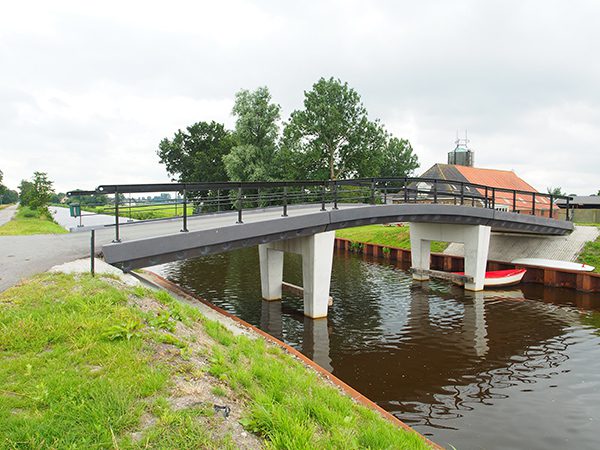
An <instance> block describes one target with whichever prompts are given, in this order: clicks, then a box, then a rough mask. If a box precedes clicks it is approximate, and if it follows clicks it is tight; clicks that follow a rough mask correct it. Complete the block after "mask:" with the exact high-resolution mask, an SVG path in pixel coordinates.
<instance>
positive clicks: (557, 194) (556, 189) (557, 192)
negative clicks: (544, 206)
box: [546, 186, 566, 197]
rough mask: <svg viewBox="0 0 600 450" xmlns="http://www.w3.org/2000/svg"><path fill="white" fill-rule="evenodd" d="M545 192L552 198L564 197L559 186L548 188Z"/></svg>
mask: <svg viewBox="0 0 600 450" xmlns="http://www.w3.org/2000/svg"><path fill="white" fill-rule="evenodd" d="M546 190H547V191H548V194H550V195H552V196H554V197H560V196H564V195H566V194H565V193H564V192H563V190H562V188H561V187H559V186H557V187H549V188H546Z"/></svg>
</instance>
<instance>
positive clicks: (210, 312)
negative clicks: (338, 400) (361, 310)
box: [130, 269, 443, 449]
mask: <svg viewBox="0 0 600 450" xmlns="http://www.w3.org/2000/svg"><path fill="white" fill-rule="evenodd" d="M130 273H131V275H133V276H134V277H136V278H137V279H139V280H140V281H142V282H143V283H145V284H148V285H150V286H152V287H154V288H158V289H164V290H166V291H168V292H169V293H170V294H171V295H173V296H175V297H176V298H178V299H179V300H180V301H183V302H185V303H187V304H189V305H192V306H194V307H196V308H198V307H200V310H201V312H202V313H203V314H205V315H206V316H207V317H208V318H209V319H212V320H217V321H219V322H220V323H221V324H222V325H224V326H225V327H226V328H227V329H229V330H230V331H232V332H233V333H234V334H241V333H246V334H250V335H254V336H256V337H262V338H263V339H265V340H267V341H268V342H270V343H272V344H274V345H277V346H279V347H281V348H282V349H283V350H284V351H286V352H287V353H288V354H290V355H291V356H293V357H295V358H296V359H298V360H299V361H301V362H302V363H303V364H304V365H305V366H306V367H307V368H309V369H312V370H314V371H315V372H317V374H319V375H320V376H321V377H322V378H324V379H325V380H327V381H328V382H330V383H332V384H333V385H335V386H336V387H337V388H338V389H340V390H341V391H342V392H344V393H345V394H346V395H348V396H350V397H351V398H352V399H354V400H355V401H356V402H358V403H360V404H362V405H364V406H366V407H367V408H369V409H371V410H374V411H376V412H377V413H379V414H380V415H381V416H382V417H383V418H385V419H386V420H388V421H390V422H392V423H393V424H394V425H396V426H398V427H400V428H402V429H404V430H406V431H410V432H413V433H416V434H417V435H418V436H420V437H421V438H422V439H423V440H424V441H425V442H426V443H427V444H428V445H430V446H431V447H432V448H433V449H443V447H441V446H440V445H439V444H436V443H435V442H433V441H431V440H430V439H428V438H427V437H425V436H423V435H422V434H421V433H419V432H418V431H416V430H415V429H413V428H412V427H410V426H409V425H407V424H405V423H404V422H402V421H401V420H400V419H398V418H397V417H396V416H394V415H393V414H391V413H389V412H388V411H386V410H385V409H383V408H382V407H380V406H379V405H377V404H376V403H375V402H373V401H372V400H370V399H369V398H367V397H365V396H364V395H362V394H361V393H360V392H358V391H357V390H356V389H354V388H352V387H351V386H349V385H348V384H346V383H344V382H343V381H342V380H340V379H339V378H337V377H336V376H334V375H332V374H331V373H329V372H328V371H326V370H325V369H323V368H322V367H321V366H319V365H318V364H317V363H315V362H314V361H312V360H311V359H309V358H308V357H306V356H305V355H303V354H302V353H300V352H299V351H298V350H296V349H294V348H293V347H291V346H289V345H288V344H286V343H285V342H283V341H281V340H279V339H277V338H275V337H273V336H271V335H270V334H268V333H266V332H264V331H262V330H260V329H259V328H257V327H255V326H253V325H251V324H249V323H248V322H246V321H244V320H242V319H240V318H239V317H236V316H234V315H233V314H231V313H229V312H227V311H225V310H224V309H222V308H219V307H218V306H215V305H213V304H212V303H210V302H209V301H207V300H205V299H203V298H202V297H200V296H198V295H196V294H194V293H192V292H190V291H188V290H187V289H185V288H182V287H181V286H178V285H177V284H175V283H173V282H171V281H169V280H167V279H165V278H163V277H161V276H160V275H158V274H156V273H154V272H152V271H149V270H145V269H144V270H141V271H138V272H130ZM315 320H319V319H315Z"/></svg>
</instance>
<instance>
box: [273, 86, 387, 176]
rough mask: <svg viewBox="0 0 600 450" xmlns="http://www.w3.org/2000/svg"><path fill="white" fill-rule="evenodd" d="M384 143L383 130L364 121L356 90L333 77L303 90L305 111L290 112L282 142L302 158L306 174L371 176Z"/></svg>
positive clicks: (376, 170) (365, 112)
mask: <svg viewBox="0 0 600 450" xmlns="http://www.w3.org/2000/svg"><path fill="white" fill-rule="evenodd" d="M385 145H386V133H385V131H384V130H383V128H382V127H381V126H380V124H379V122H378V121H374V122H372V121H370V120H369V119H368V116H367V110H366V109H365V107H364V106H363V104H362V102H361V99H360V96H359V95H358V93H357V92H356V91H355V90H354V89H352V88H350V87H349V86H348V83H342V82H341V81H340V80H339V79H334V78H330V79H329V80H326V79H324V78H321V79H320V80H319V81H317V82H316V83H315V84H314V85H313V87H312V90H311V91H308V92H304V109H303V110H298V111H294V112H293V113H292V114H291V117H290V121H289V123H288V124H287V125H286V126H285V130H284V146H285V147H286V149H287V151H288V152H291V153H300V154H301V155H302V156H303V157H302V158H301V159H302V160H303V161H302V164H301V169H302V170H303V171H305V172H306V173H305V174H304V176H306V177H309V178H319V179H327V178H329V179H338V178H346V177H364V176H376V175H377V174H378V170H379V168H380V161H381V159H380V155H379V154H380V153H381V151H382V149H383V148H384V146H385Z"/></svg>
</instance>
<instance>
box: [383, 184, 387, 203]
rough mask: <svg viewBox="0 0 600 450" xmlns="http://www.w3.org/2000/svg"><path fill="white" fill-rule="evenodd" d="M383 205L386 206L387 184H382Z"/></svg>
mask: <svg viewBox="0 0 600 450" xmlns="http://www.w3.org/2000/svg"><path fill="white" fill-rule="evenodd" d="M383 204H384V205H387V182H385V183H383Z"/></svg>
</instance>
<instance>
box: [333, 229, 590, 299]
mask: <svg viewBox="0 0 600 450" xmlns="http://www.w3.org/2000/svg"><path fill="white" fill-rule="evenodd" d="M335 248H336V249H337V250H339V251H342V252H354V253H359V254H364V255H368V256H373V257H378V258H383V259H386V260H389V261H397V262H401V263H404V264H406V266H407V268H408V267H410V262H411V252H410V249H407V248H398V247H392V246H389V245H383V244H377V243H369V242H356V241H352V240H350V239H345V238H341V237H336V239H335ZM520 267H524V268H526V269H527V273H526V274H525V276H524V277H523V281H522V282H523V283H535V284H542V285H544V286H550V287H562V288H569V289H575V290H577V291H580V292H590V293H592V292H600V273H594V272H579V271H573V270H559V269H551V268H547V267H538V266H531V265H524V264H519V265H515V264H512V263H509V262H504V261H496V260H488V263H487V270H504V269H513V268H520ZM431 269H433V270H441V271H445V272H461V271H464V258H463V257H462V256H458V255H452V254H446V253H434V252H432V253H431Z"/></svg>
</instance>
